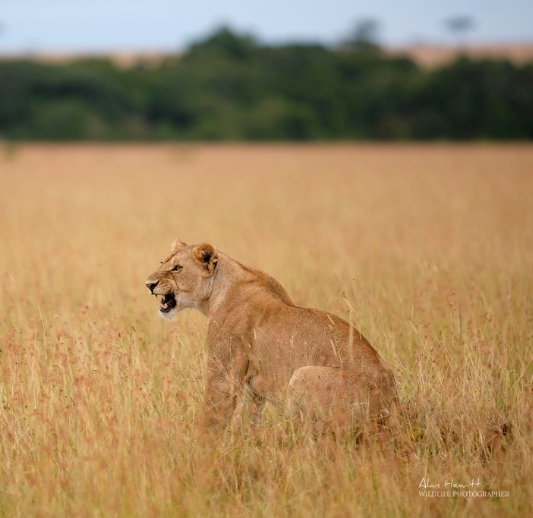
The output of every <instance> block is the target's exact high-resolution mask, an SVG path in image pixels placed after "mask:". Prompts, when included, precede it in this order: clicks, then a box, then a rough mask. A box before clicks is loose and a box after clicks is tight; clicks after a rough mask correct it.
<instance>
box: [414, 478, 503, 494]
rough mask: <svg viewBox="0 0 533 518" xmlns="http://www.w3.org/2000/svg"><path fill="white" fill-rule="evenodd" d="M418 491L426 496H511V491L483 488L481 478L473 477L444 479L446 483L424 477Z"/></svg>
mask: <svg viewBox="0 0 533 518" xmlns="http://www.w3.org/2000/svg"><path fill="white" fill-rule="evenodd" d="M418 493H419V495H420V496H422V497H425V498H446V497H448V498H450V497H451V498H453V497H456V498H457V497H462V498H465V497H473V498H505V497H508V496H509V491H492V490H487V489H485V490H483V489H481V480H480V479H479V478H478V479H477V480H476V479H474V478H473V479H471V480H470V482H465V483H461V482H456V481H455V480H444V483H443V484H441V483H440V482H436V483H433V482H432V481H431V480H430V479H429V478H425V477H424V478H423V479H422V480H421V481H420V484H418Z"/></svg>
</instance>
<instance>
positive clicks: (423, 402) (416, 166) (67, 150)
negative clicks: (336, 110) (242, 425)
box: [0, 143, 533, 518]
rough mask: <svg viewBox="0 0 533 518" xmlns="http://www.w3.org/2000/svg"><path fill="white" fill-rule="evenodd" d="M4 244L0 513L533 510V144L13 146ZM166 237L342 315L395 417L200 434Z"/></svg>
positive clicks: (194, 345)
mask: <svg viewBox="0 0 533 518" xmlns="http://www.w3.org/2000/svg"><path fill="white" fill-rule="evenodd" d="M0 236H1V241H0V280H1V282H0V293H1V296H0V349H1V350H0V400H1V407H0V456H1V457H0V514H1V515H2V516H6V517H15V516H20V517H29V516H39V517H48V516H54V517H57V516H76V517H85V516H87V517H89V516H91V517H94V516H101V517H111V516H117V517H126V516H128V517H129V516H139V517H141V516H142V517H145V516H189V517H196V516H203V517H211V516H213V517H233V516H265V517H291V518H293V517H309V516H317V517H348V516H350V517H351V516H355V517H359V516H364V517H406V516H407V517H415V516H416V517H426V516H445V517H452V516H453V517H471V516H486V517H495V516H520V517H528V516H533V462H532V454H533V415H532V411H533V392H532V390H533V383H532V382H533V350H532V345H533V147H532V146H531V145H530V144H522V145H520V144H501V145H494V144H483V143H480V144H472V145H466V144H432V145H421V144H397V145H388V144H357V145H356V144H353V145H352V144H312V145H291V144H286V145H285V144H253V145H241V144H161V145H159V144H158V145H155V144H154V145H151V144H142V145H141V144H138V145H137V144H129V145H101V144H83V145H82V144H80V145H74V144H67V145H65V144H62V145H45V144H39V145H37V144H35V145H33V144H32V145H29V144H28V145H27V144H20V145H16V146H14V145H7V144H5V145H4V146H3V148H2V149H1V154H0ZM176 236H178V237H179V238H180V239H182V240H184V241H186V242H187V243H203V242H209V243H212V244H214V245H215V246H216V247H217V248H218V249H220V250H222V251H224V252H225V253H227V254H228V255H229V256H230V257H232V258H234V259H236V260H238V261H240V262H242V263H244V264H246V265H249V266H253V267H256V268H259V269H261V270H264V271H266V272H268V273H269V274H271V275H272V276H273V277H275V278H276V279H277V280H279V281H280V282H281V284H282V285H283V286H284V287H285V288H286V289H287V291H288V292H289V294H290V295H291V297H293V300H294V301H295V303H296V304H297V305H300V306H310V307H317V308H320V309H323V310H327V311H329V312H332V313H335V314H338V315H340V316H342V317H343V318H345V319H347V320H349V319H351V320H352V321H354V322H355V323H356V325H357V327H358V328H359V329H360V330H361V332H362V333H363V334H364V335H365V336H366V337H367V338H368V339H369V341H370V342H371V343H372V345H373V346H374V347H375V348H376V349H377V350H378V351H379V353H380V354H381V355H382V356H383V358H384V359H385V360H386V361H387V363H388V364H389V365H390V367H391V368H392V370H393V371H394V373H395V376H396V378H397V382H398V394H399V399H400V403H401V404H400V407H401V411H400V415H399V423H398V425H397V426H395V427H391V428H390V429H389V430H388V431H387V433H384V434H376V435H372V434H370V433H369V434H368V436H366V437H363V438H362V439H361V437H360V436H356V435H353V436H350V437H347V438H344V439H343V440H335V439H334V438H332V437H329V436H324V437H320V438H318V439H314V438H312V437H307V436H305V435H302V434H297V433H295V432H294V430H293V428H292V426H291V423H290V422H287V419H286V417H285V416H284V415H282V414H281V413H279V412H278V411H277V410H276V409H274V408H273V407H269V406H267V408H266V411H265V414H264V418H263V421H262V423H261V424H260V425H259V426H258V427H257V428H256V429H255V430H247V431H246V432H245V431H241V430H239V429H237V430H234V431H233V432H231V433H229V432H228V433H227V434H226V435H225V436H224V437H222V438H221V439H219V440H217V441H210V440H209V439H206V438H205V437H204V436H203V435H202V434H200V433H198V431H197V429H196V428H195V426H194V425H193V423H194V418H195V416H196V415H197V414H198V413H199V412H200V411H201V402H202V397H203V378H204V361H205V356H206V351H205V345H204V341H205V334H206V332H205V319H204V317H203V316H202V315H201V314H200V313H197V312H193V311H192V310H187V311H184V312H182V313H180V314H179V315H178V316H177V317H176V319H175V321H174V322H172V323H169V322H165V321H163V320H162V319H161V318H160V317H159V316H158V314H157V308H158V304H157V302H156V300H155V298H154V297H150V296H149V293H148V290H147V289H146V287H145V280H146V278H147V277H148V275H149V274H151V273H152V272H153V271H154V270H155V269H156V268H157V267H158V266H159V262H160V260H161V259H162V258H163V257H164V256H165V255H166V254H167V253H168V251H169V247H170V245H171V242H172V241H173V239H174V238H175V237H176ZM423 491H428V492H429V493H425V494H424V493H422V492H423ZM446 491H449V492H450V493H451V494H450V495H447V494H446V493H444V494H442V493H443V492H446Z"/></svg>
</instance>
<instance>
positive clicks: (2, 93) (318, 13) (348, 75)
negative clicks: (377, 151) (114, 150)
mask: <svg viewBox="0 0 533 518" xmlns="http://www.w3.org/2000/svg"><path fill="white" fill-rule="evenodd" d="M532 137H533V3H532V2H531V1H530V0H511V1H505V2H504V1H503V0H492V1H483V0H472V1H470V2H466V3H465V2H459V1H458V0H453V1H449V2H441V1H435V0H425V1H422V0H407V1H404V2H401V3H399V2H393V1H391V0H378V1H376V2H373V3H372V4H371V5H369V4H368V3H366V2H362V1H359V0H357V1H354V0H350V1H348V0H328V1H326V0H309V1H306V2H303V1H300V0H285V1H280V0H272V1H271V2H268V3H264V4H257V3H251V2H247V1H244V0H233V1H226V2H215V1H213V0H205V1H203V2H176V1H170V0H152V1H150V2H147V1H145V0H128V1H127V0H106V1H104V0H93V1H91V2H89V1H84V0H3V1H2V3H1V6H0V139H3V140H8V141H9V140H98V141H123V140H149V141H153V140H354V139H365V140H368V139H380V140H409V139H416V140H420V139H447V140H470V139H478V140H479V139H491V140H492V139H505V140H509V139H521V140H524V139H531V138H532Z"/></svg>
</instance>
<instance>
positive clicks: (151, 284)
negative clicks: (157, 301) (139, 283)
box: [146, 280, 159, 293]
mask: <svg viewBox="0 0 533 518" xmlns="http://www.w3.org/2000/svg"><path fill="white" fill-rule="evenodd" d="M158 284H159V281H155V282H154V281H151V280H147V281H146V287H147V288H148V289H149V290H150V291H151V292H152V293H153V292H154V288H155V287H156V286H157V285H158Z"/></svg>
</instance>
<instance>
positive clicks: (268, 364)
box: [146, 239, 396, 428]
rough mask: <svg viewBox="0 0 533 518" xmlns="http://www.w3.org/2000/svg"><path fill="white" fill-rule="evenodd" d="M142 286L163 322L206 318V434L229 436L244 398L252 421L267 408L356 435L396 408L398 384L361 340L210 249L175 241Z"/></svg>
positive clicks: (260, 275) (341, 322)
mask: <svg viewBox="0 0 533 518" xmlns="http://www.w3.org/2000/svg"><path fill="white" fill-rule="evenodd" d="M146 286H147V287H148V289H149V290H150V292H151V293H152V294H154V295H160V296H161V297H162V300H161V306H160V307H159V313H160V315H161V316H162V317H163V318H165V319H167V320H172V319H173V318H174V316H175V315H176V314H177V313H178V312H179V311H181V310H182V309H185V308H195V309H197V310H199V311H200V312H201V313H203V314H204V315H205V316H206V317H207V319H208V320H207V326H208V332H207V357H208V360H207V384H206V388H205V405H204V414H203V419H204V423H205V425H208V426H213V427H220V428H223V427H225V426H226V425H227V424H228V423H229V422H230V420H231V418H232V415H233V413H234V412H235V408H236V404H237V400H238V399H239V400H241V401H243V407H242V409H241V410H242V413H243V414H244V415H247V416H248V417H249V418H250V419H252V420H254V421H258V420H259V419H260V416H261V412H262V409H263V406H264V404H265V402H266V401H270V402H271V403H273V404H274V405H276V406H277V407H278V408H282V409H284V410H286V411H288V412H289V413H290V414H292V415H294V416H295V417H301V418H303V419H304V420H307V421H310V422H312V423H326V424H327V423H329V424H332V425H341V426H343V427H346V426H348V427H350V428H351V427H354V426H359V425H361V424H363V423H364V422H365V421H368V420H374V421H383V420H384V419H386V418H387V416H388V415H389V413H390V412H391V411H393V410H394V409H395V404H396V385H395V380H394V376H393V374H392V372H391V370H390V369H389V368H388V367H387V365H386V364H385V362H384V361H383V360H382V359H381V358H380V356H379V355H378V353H377V352H376V351H375V350H374V349H373V348H372V346H371V345H370V344H369V343H368V341H367V340H366V339H365V338H364V336H363V335H361V333H359V331H357V330H356V329H355V328H354V327H353V326H350V324H348V322H346V321H344V320H343V319H341V318H339V317H337V316H335V315H331V314H329V313H325V312H324V311H319V310H317V309H307V308H300V307H297V306H295V305H294V303H293V302H292V300H291V298H290V297H289V295H288V294H287V292H286V291H285V290H284V289H283V287H282V286H281V285H280V284H279V283H278V282H277V281H276V280H275V279H273V278H272V277H270V276H269V275H267V274H266V273H264V272H261V271H259V270H255V269H253V268H249V267H248V266H244V265H242V264H240V263H239V262H237V261H234V260H233V259H231V258H229V257H228V256H227V255H226V254H224V253H222V252H220V251H219V250H216V248H215V247H214V246H213V245H210V244H203V245H197V246H194V245H193V246H189V245H186V244H185V243H181V242H180V241H179V240H178V239H176V240H175V241H174V243H173V244H172V248H171V253H170V254H169V255H168V256H167V257H165V259H164V260H163V261H162V263H161V266H160V267H159V268H158V269H157V270H156V271H155V272H154V273H153V274H152V275H150V277H149V278H148V280H147V281H146ZM241 396H242V397H241Z"/></svg>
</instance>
